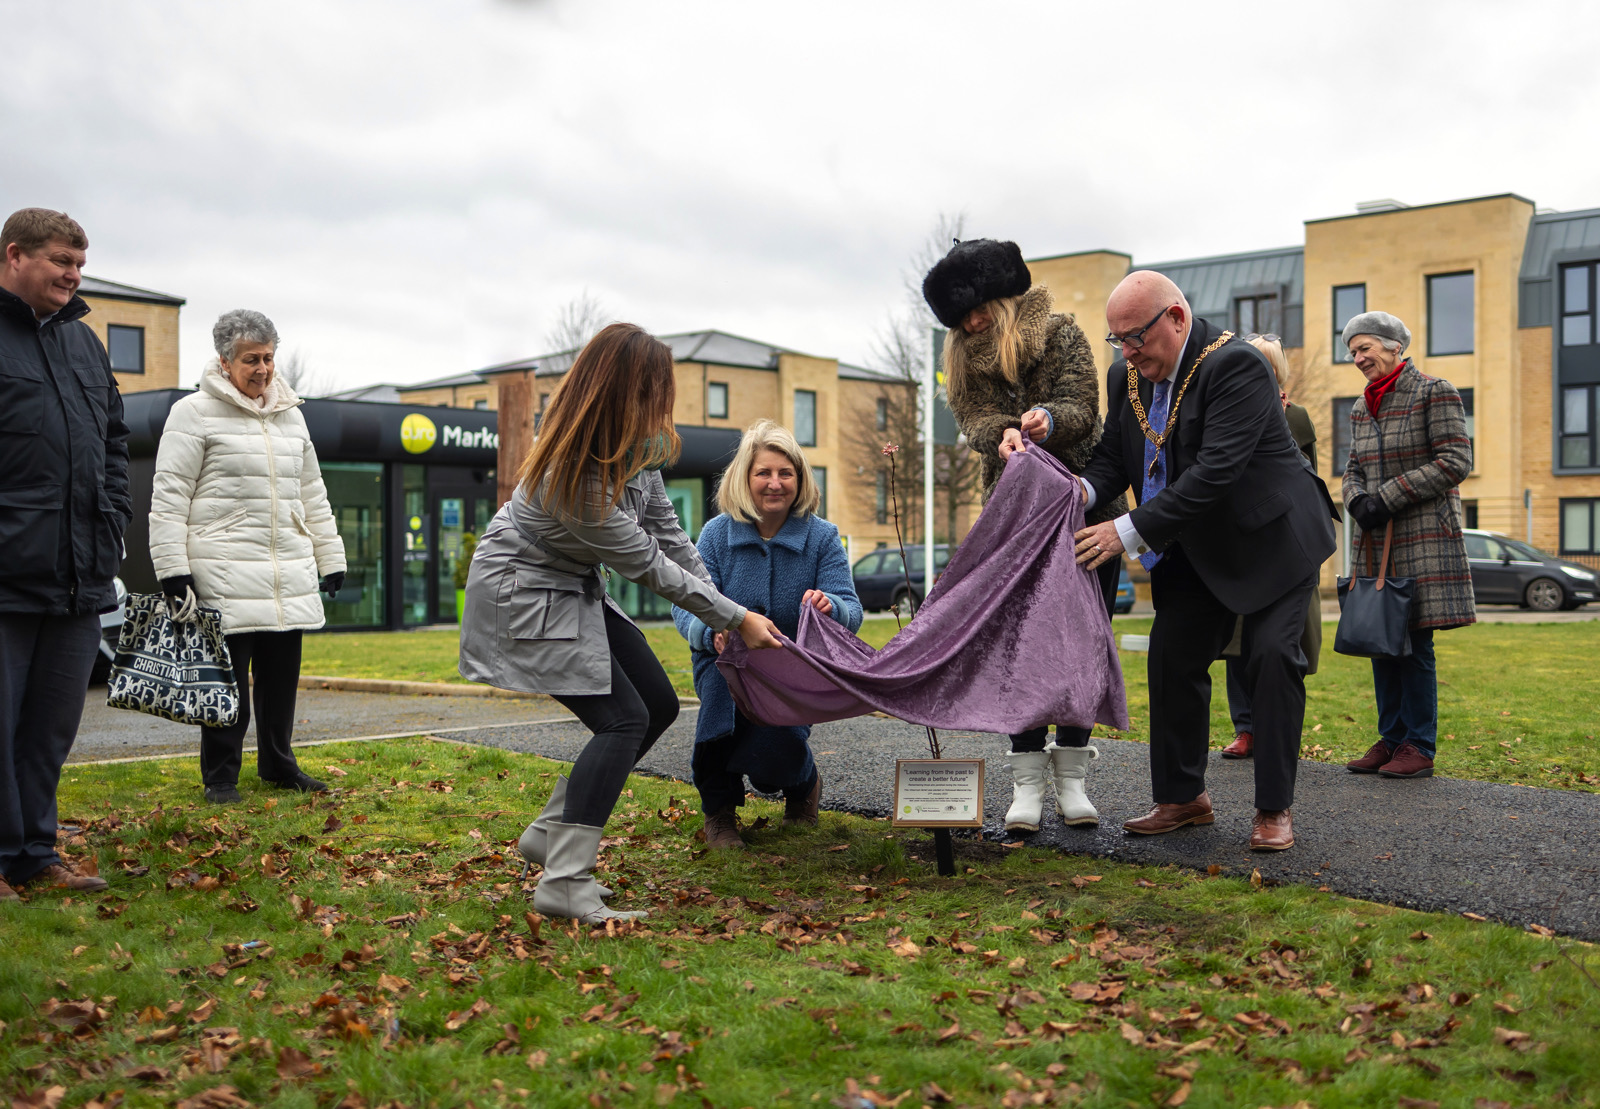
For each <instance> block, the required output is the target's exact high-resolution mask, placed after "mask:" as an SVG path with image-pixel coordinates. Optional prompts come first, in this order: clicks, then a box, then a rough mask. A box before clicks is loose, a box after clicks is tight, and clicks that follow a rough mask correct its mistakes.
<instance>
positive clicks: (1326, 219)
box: [1305, 193, 1538, 227]
mask: <svg viewBox="0 0 1600 1109" xmlns="http://www.w3.org/2000/svg"><path fill="white" fill-rule="evenodd" d="M1486 200H1520V201H1522V203H1524V204H1526V205H1528V206H1529V207H1530V208H1537V207H1538V205H1537V204H1535V203H1534V202H1533V201H1531V200H1529V199H1528V198H1527V197H1525V196H1523V195H1522V194H1521V193H1490V194H1489V195H1488V196H1464V197H1462V198H1461V199H1460V200H1436V201H1434V202H1433V203H1432V204H1408V205H1407V206H1406V207H1404V208H1388V209H1385V210H1384V211H1382V212H1350V213H1349V214H1347V215H1343V216H1322V217H1321V218H1319V219H1308V220H1306V221H1305V225H1306V226H1307V227H1309V226H1311V225H1312V224H1313V223H1337V222H1338V221H1339V220H1346V219H1371V218H1373V217H1374V216H1392V215H1396V214H1398V213H1400V212H1420V211H1423V210H1425V209H1428V208H1448V207H1450V206H1451V205H1453V204H1481V203H1483V202H1484V201H1486Z"/></svg>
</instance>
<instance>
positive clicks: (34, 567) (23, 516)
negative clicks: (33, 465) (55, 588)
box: [0, 485, 62, 581]
mask: <svg viewBox="0 0 1600 1109" xmlns="http://www.w3.org/2000/svg"><path fill="white" fill-rule="evenodd" d="M61 499H62V498H61V486H59V485H25V486H21V487H19V488H13V489H4V488H0V551H4V552H5V557H4V558H3V559H0V578H42V579H44V580H47V581H48V580H50V579H52V578H54V577H55V573H56V565H57V563H58V562H59V561H60V551H59V550H58V545H59V543H60V541H61Z"/></svg>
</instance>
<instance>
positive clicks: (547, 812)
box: [517, 774, 612, 897]
mask: <svg viewBox="0 0 1600 1109" xmlns="http://www.w3.org/2000/svg"><path fill="white" fill-rule="evenodd" d="M566 807H567V777H566V775H565V774H562V775H559V776H557V778H556V788H555V789H553V790H551V791H550V800H548V801H546V802H545V804H544V811H542V812H541V813H539V815H538V816H536V817H534V818H533V823H532V824H529V825H528V826H527V827H526V828H524V829H523V830H522V838H521V839H519V840H517V853H518V854H520V855H521V856H522V857H523V858H524V859H526V860H527V861H528V863H529V864H530V865H532V866H543V865H544V853H545V840H546V838H547V837H548V836H549V833H550V824H551V822H552V821H556V820H560V819H561V810H562V809H564V808H566ZM522 876H523V877H524V878H526V877H527V876H528V868H527V867H523V868H522ZM595 887H596V888H597V889H599V891H600V896H601V897H610V896H611V893H612V891H611V890H610V889H609V888H608V887H606V886H603V885H601V884H600V883H599V882H596V883H595Z"/></svg>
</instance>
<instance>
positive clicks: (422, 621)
mask: <svg viewBox="0 0 1600 1109" xmlns="http://www.w3.org/2000/svg"><path fill="white" fill-rule="evenodd" d="M188 395H189V392H188V390H181V389H160V390H154V391H151V392H144V393H128V394H125V395H124V396H123V398H122V400H123V405H124V408H125V411H126V413H127V422H128V426H129V427H130V428H131V429H132V434H131V435H130V437H129V442H128V447H129V455H130V462H129V477H130V482H131V485H132V492H133V505H134V513H133V521H132V522H131V523H130V524H129V526H128V533H127V537H126V544H127V557H126V558H125V559H124V560H123V564H122V580H123V583H124V584H125V585H127V587H128V589H129V590H130V591H131V592H135V593H149V592H154V591H155V590H156V589H157V588H158V586H157V583H156V580H155V571H154V569H153V567H152V566H151V563H150V530H149V529H150V525H149V516H150V495H151V486H152V483H153V479H154V476H155V465H156V448H157V446H158V445H159V444H160V441H161V432H162V429H163V428H164V427H165V425H166V422H167V413H168V412H170V411H171V410H172V406H173V405H174V404H176V403H177V402H178V401H180V400H182V399H183V398H184V397H185V396H188ZM300 411H301V413H302V414H303V415H304V416H305V420H306V427H307V429H308V430H309V431H310V432H311V441H312V443H313V444H314V445H315V446H316V449H317V461H318V463H319V464H320V465H321V468H322V478H323V481H324V482H325V483H326V484H327V487H328V500H329V502H330V504H331V505H332V506H333V516H334V520H335V521H337V523H338V526H339V536H340V538H341V539H343V540H344V550H345V559H346V560H347V562H348V563H349V570H348V572H347V573H346V575H345V582H344V588H343V589H341V590H339V592H338V594H337V595H336V596H334V597H333V598H332V599H331V600H330V599H329V598H328V597H326V596H324V597H323V598H322V603H323V607H324V609H325V611H326V612H327V617H328V627H329V628H330V629H347V630H358V629H375V628H411V627H422V626H426V625H430V624H454V623H456V621H457V610H456V605H457V597H456V593H457V586H456V582H457V580H458V572H459V575H460V576H464V575H465V565H466V562H465V558H464V555H465V554H466V549H467V546H468V544H466V543H464V539H465V537H466V536H467V534H468V533H469V532H470V533H472V534H474V535H482V534H483V530H484V528H485V527H487V526H488V523H489V520H490V519H491V518H492V517H493V516H494V514H495V511H496V509H497V508H498V507H499V506H498V504H497V502H496V495H495V465H496V462H497V456H498V451H499V447H500V436H499V431H498V426H497V421H496V414H495V413H494V412H489V411H484V410H480V409H469V408H435V407H428V406H421V405H405V404H386V403H375V402H369V401H343V400H307V401H306V402H305V403H304V405H303V406H302V407H301V409H300Z"/></svg>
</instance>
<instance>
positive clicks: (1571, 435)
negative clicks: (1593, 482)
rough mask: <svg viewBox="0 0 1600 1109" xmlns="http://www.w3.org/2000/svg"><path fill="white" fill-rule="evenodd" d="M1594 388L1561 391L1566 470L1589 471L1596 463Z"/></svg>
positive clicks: (1563, 464)
mask: <svg viewBox="0 0 1600 1109" xmlns="http://www.w3.org/2000/svg"><path fill="white" fill-rule="evenodd" d="M1594 394H1595V387H1594V386H1593V385H1568V386H1566V387H1564V388H1563V389H1562V390H1561V459H1560V462H1559V466H1560V468H1561V469H1563V470H1573V469H1580V470H1581V469H1588V468H1589V467H1591V466H1593V465H1594V464H1595V459H1594V439H1595V435H1594V417H1595V411H1594Z"/></svg>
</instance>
